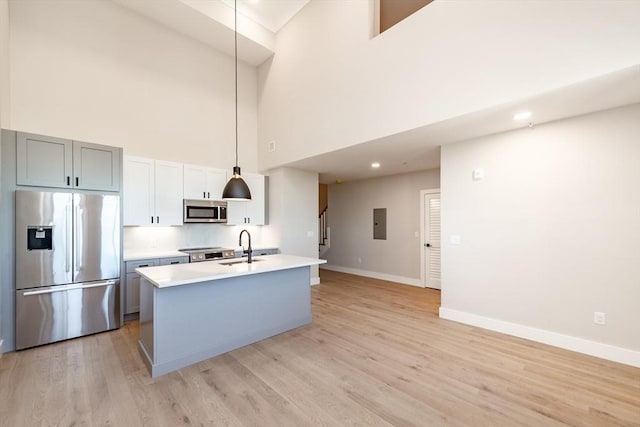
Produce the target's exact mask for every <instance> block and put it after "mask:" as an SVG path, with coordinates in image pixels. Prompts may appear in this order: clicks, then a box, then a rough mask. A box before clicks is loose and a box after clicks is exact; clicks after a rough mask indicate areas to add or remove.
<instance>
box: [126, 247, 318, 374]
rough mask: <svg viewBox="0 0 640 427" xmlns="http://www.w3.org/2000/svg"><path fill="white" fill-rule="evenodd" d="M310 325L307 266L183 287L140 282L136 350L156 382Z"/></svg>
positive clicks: (145, 281)
mask: <svg viewBox="0 0 640 427" xmlns="http://www.w3.org/2000/svg"><path fill="white" fill-rule="evenodd" d="M274 256H275V255H274ZM265 258H266V257H265ZM315 261H316V263H319V262H317V261H318V260H315ZM320 261H321V262H322V260H320ZM265 264H266V263H265ZM176 267H177V266H176ZM153 268H155V269H158V268H159V267H153ZM147 270H151V268H149V269H147ZM309 323H311V287H310V266H308V265H307V266H302V267H296V268H287V269H283V270H276V271H265V272H259V273H257V274H256V273H254V274H247V275H237V276H234V277H226V278H219V279H212V280H205V281H202V282H197V283H188V284H181V285H180V286H167V287H158V286H156V285H154V284H153V283H152V282H151V281H150V280H148V279H147V278H145V277H144V276H143V277H142V278H141V282H140V340H139V342H138V346H139V350H140V352H141V354H142V357H143V359H144V361H145V363H146V364H147V366H148V367H149V370H150V371H151V376H152V377H157V376H160V375H164V374H166V373H169V372H172V371H175V370H177V369H180V368H183V367H185V366H188V365H191V364H194V363H196V362H200V361H202V360H205V359H208V358H211V357H214V356H217V355H220V354H222V353H226V352H228V351H231V350H234V349H236V348H239V347H243V346H245V345H248V344H251V343H254V342H257V341H260V340H262V339H265V338H268V337H271V336H273V335H277V334H280V333H282V332H285V331H288V330H291V329H294V328H298V327H300V326H303V325H306V324H309Z"/></svg>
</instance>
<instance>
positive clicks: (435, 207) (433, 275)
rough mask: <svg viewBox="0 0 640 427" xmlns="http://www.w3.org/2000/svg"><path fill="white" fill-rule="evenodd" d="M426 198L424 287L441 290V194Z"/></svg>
mask: <svg viewBox="0 0 640 427" xmlns="http://www.w3.org/2000/svg"><path fill="white" fill-rule="evenodd" d="M423 197H424V218H423V221H424V233H423V238H424V241H423V245H424V250H423V254H424V268H425V270H424V286H425V287H427V288H434V289H440V193H427V194H424V195H423Z"/></svg>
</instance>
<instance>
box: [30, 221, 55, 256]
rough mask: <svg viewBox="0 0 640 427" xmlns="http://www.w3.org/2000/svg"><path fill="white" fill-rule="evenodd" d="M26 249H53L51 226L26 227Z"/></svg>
mask: <svg viewBox="0 0 640 427" xmlns="http://www.w3.org/2000/svg"><path fill="white" fill-rule="evenodd" d="M27 250H28V251H33V250H48V251H50V250H53V227H50V226H39V227H27Z"/></svg>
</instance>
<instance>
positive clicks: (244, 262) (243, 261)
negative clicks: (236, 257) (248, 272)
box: [220, 259, 262, 265]
mask: <svg viewBox="0 0 640 427" xmlns="http://www.w3.org/2000/svg"><path fill="white" fill-rule="evenodd" d="M259 261H262V260H261V259H254V260H252V261H251V262H252V263H254V262H259ZM236 264H248V262H247V260H246V259H243V260H240V261H231V262H221V263H220V265H236Z"/></svg>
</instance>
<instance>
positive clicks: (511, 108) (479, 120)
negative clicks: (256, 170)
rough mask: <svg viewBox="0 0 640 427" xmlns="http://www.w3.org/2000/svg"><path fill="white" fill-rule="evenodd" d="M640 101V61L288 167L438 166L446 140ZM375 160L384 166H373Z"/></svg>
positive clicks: (333, 172)
mask: <svg viewBox="0 0 640 427" xmlns="http://www.w3.org/2000/svg"><path fill="white" fill-rule="evenodd" d="M638 102H640V65H638V66H634V67H630V68H625V69H623V70H620V71H617V72H614V73H611V74H606V75H604V76H600V77H597V78H594V79H590V80H588V81H583V82H580V83H576V84H573V85H570V86H567V87H563V88H559V89H557V90H554V91H551V92H548V93H542V94H540V95H538V96H535V97H532V98H529V99H524V100H521V101H517V102H512V103H509V104H505V105H498V106H495V107H493V108H488V109H486V110H482V111H479V112H475V113H471V114H466V115H464V116H460V117H457V118H454V119H450V120H446V121H443V122H440V123H435V124H432V125H429V126H424V127H421V128H417V129H413V130H409V131H406V132H402V133H399V134H396V135H390V136H387V137H385V138H381V139H378V140H375V141H370V142H367V143H364V144H360V145H355V146H351V147H348V148H345V149H342V150H337V151H333V152H330V153H326V154H321V155H318V156H314V157H310V158H307V159H303V160H300V161H296V162H293V163H290V164H288V165H286V166H290V167H296V168H299V169H304V170H309V171H314V172H318V173H320V182H322V183H325V184H329V183H333V182H336V180H341V181H351V180H356V179H364V178H372V177H376V176H384V175H394V174H399V173H406V172H413V171H418V170H424V169H431V168H437V167H439V166H440V146H442V145H445V144H450V143H453V142H457V141H464V140H467V139H471V138H477V137H481V136H485V135H490V134H494V133H498V132H504V131H508V130H512V129H517V128H521V127H527V126H528V122H532V123H533V125H534V126H535V125H539V124H542V123H546V122H550V121H554V120H559V119H563V118H567V117H572V116H577V115H581V114H587V113H591V112H595V111H601V110H606V109H609V108H615V107H619V106H623V105H629V104H634V103H638ZM519 111H531V112H532V116H531V117H530V118H529V119H528V120H525V121H524V122H516V121H514V120H513V115H514V114H515V113H517V112H519ZM638 120H640V117H639V118H638ZM374 161H375V162H379V163H380V165H381V166H380V168H378V169H372V168H371V163H372V162H374Z"/></svg>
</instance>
